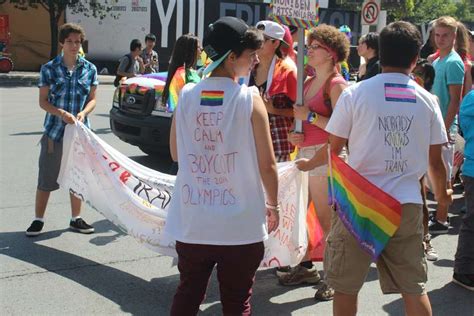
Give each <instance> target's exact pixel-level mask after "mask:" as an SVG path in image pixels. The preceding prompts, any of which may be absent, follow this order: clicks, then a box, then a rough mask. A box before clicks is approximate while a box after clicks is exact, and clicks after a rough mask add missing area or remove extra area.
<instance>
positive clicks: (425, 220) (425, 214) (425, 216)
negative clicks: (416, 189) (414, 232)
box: [420, 176, 429, 236]
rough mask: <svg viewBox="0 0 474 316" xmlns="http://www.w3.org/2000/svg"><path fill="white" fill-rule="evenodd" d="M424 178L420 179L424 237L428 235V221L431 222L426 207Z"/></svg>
mask: <svg viewBox="0 0 474 316" xmlns="http://www.w3.org/2000/svg"><path fill="white" fill-rule="evenodd" d="M424 178H425V177H424V176H423V177H421V179H420V186H421V198H422V200H423V236H425V235H426V234H428V221H429V212H428V206H427V205H426V189H425V185H424V183H423V182H424V181H423V180H424Z"/></svg>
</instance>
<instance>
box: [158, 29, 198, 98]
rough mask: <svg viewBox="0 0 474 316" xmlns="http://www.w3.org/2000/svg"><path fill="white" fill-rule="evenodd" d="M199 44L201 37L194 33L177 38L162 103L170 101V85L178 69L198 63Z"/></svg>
mask: <svg viewBox="0 0 474 316" xmlns="http://www.w3.org/2000/svg"><path fill="white" fill-rule="evenodd" d="M198 45H199V38H198V37H197V36H196V35H194V34H184V35H181V36H180V37H179V38H178V39H177V40H176V43H175V44H174V47H173V53H172V54H171V60H170V65H169V67H168V77H167V78H166V84H165V87H164V88H163V94H162V95H161V103H162V104H166V102H167V101H168V96H169V87H170V83H171V80H172V79H173V76H174V74H175V73H176V69H178V68H179V67H182V66H184V68H186V69H188V68H191V67H194V65H195V64H196V62H197V50H198Z"/></svg>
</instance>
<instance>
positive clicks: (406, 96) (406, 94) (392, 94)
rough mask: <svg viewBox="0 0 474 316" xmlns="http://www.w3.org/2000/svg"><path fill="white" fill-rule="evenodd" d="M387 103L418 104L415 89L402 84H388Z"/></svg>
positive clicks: (386, 90)
mask: <svg viewBox="0 0 474 316" xmlns="http://www.w3.org/2000/svg"><path fill="white" fill-rule="evenodd" d="M385 101H391V102H408V103H416V95H415V87H414V86H410V85H407V84H402V83H386V84H385Z"/></svg>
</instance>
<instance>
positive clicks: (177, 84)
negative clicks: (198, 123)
mask: <svg viewBox="0 0 474 316" xmlns="http://www.w3.org/2000/svg"><path fill="white" fill-rule="evenodd" d="M185 84H186V69H185V68H184V67H179V68H178V69H176V72H175V73H174V76H173V78H172V79H171V82H170V87H169V89H168V94H169V97H168V112H174V110H175V109H176V106H177V105H178V97H179V92H180V91H181V89H183V87H184V85H185Z"/></svg>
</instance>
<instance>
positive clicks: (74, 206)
mask: <svg viewBox="0 0 474 316" xmlns="http://www.w3.org/2000/svg"><path fill="white" fill-rule="evenodd" d="M69 196H70V199H71V215H72V217H76V216H79V215H80V214H81V205H82V201H81V200H80V199H78V198H77V197H75V196H74V194H72V193H70V194H69Z"/></svg>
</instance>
